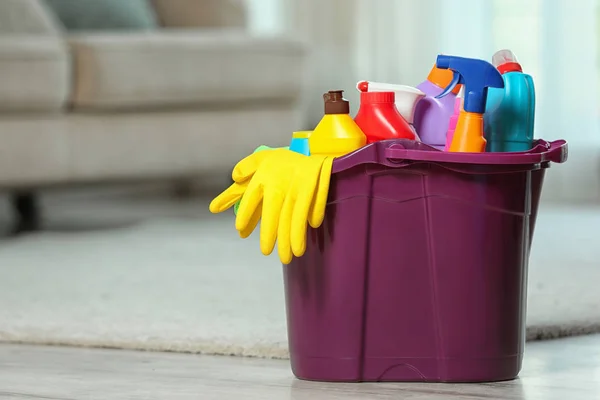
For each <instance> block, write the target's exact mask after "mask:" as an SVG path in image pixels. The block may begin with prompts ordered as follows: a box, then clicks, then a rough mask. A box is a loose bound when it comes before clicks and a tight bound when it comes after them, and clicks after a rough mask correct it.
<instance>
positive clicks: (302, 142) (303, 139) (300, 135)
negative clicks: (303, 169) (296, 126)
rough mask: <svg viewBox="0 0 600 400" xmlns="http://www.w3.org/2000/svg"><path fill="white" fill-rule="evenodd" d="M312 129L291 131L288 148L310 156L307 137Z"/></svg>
mask: <svg viewBox="0 0 600 400" xmlns="http://www.w3.org/2000/svg"><path fill="white" fill-rule="evenodd" d="M311 133H312V131H296V132H293V133H292V141H291V142H290V150H291V151H295V152H296V153H300V154H304V155H305V156H310V146H309V145H308V138H309V137H310V134H311Z"/></svg>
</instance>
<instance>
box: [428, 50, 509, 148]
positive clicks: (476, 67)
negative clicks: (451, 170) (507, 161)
mask: <svg viewBox="0 0 600 400" xmlns="http://www.w3.org/2000/svg"><path fill="white" fill-rule="evenodd" d="M436 66H437V67H438V68H442V69H449V70H451V71H453V72H454V79H453V80H452V82H450V85H448V87H447V88H446V90H444V91H443V92H442V93H441V94H439V95H438V97H443V96H445V95H447V94H448V93H450V92H451V91H452V89H453V88H454V87H455V86H456V85H457V84H459V83H460V84H463V85H464V88H465V93H464V96H465V97H464V103H463V109H462V110H460V113H459V114H458V121H457V122H456V128H455V130H454V137H453V138H452V143H451V144H450V148H449V151H451V152H461V153H482V152H484V151H485V148H486V140H485V138H484V123H483V115H484V113H485V108H486V103H487V94H488V90H489V89H491V88H502V87H504V81H503V80H502V76H501V75H500V72H498V70H497V69H496V68H494V66H493V65H492V64H490V63H489V62H487V61H483V60H478V59H475V58H464V57H454V56H446V55H441V54H440V55H439V56H438V57H437V62H436Z"/></svg>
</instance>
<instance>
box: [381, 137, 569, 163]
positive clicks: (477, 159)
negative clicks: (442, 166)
mask: <svg viewBox="0 0 600 400" xmlns="http://www.w3.org/2000/svg"><path fill="white" fill-rule="evenodd" d="M384 157H385V158H386V159H387V161H388V162H389V163H390V164H392V165H393V164H395V165H396V166H398V164H402V162H403V161H405V160H410V161H422V162H423V161H425V162H435V163H458V164H480V165H526V164H539V163H547V162H554V163H559V164H560V163H564V162H565V161H566V160H567V157H568V146H567V142H566V141H565V140H555V141H553V142H550V143H548V142H546V141H545V140H537V141H536V142H535V145H534V147H533V148H532V149H531V150H529V151H527V152H520V153H471V154H469V155H468V156H467V155H465V153H450V152H441V151H427V150H411V149H407V148H405V147H404V146H403V145H402V144H400V143H394V144H392V145H390V146H389V147H387V148H385V150H384Z"/></svg>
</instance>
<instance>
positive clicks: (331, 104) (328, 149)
mask: <svg viewBox="0 0 600 400" xmlns="http://www.w3.org/2000/svg"><path fill="white" fill-rule="evenodd" d="M342 94H343V90H331V91H329V92H327V93H325V94H324V95H323V100H324V101H325V115H324V116H323V118H322V119H321V122H319V124H318V125H317V127H316V128H315V129H314V131H313V132H312V134H311V135H310V137H309V138H308V144H309V147H310V154H321V155H327V156H334V157H341V156H343V155H346V154H348V153H352V152H353V151H354V150H357V149H359V148H361V147H363V146H364V145H365V144H366V143H367V137H366V136H365V134H364V133H363V131H362V130H361V129H360V128H359V127H358V125H357V124H356V122H354V120H353V119H352V117H350V103H349V102H348V100H346V99H344V97H343V96H342Z"/></svg>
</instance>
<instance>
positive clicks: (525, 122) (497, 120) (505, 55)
mask: <svg viewBox="0 0 600 400" xmlns="http://www.w3.org/2000/svg"><path fill="white" fill-rule="evenodd" d="M492 63H493V64H494V66H495V67H496V68H497V69H498V71H499V72H500V73H501V74H502V78H503V79H504V88H503V89H497V88H489V89H488V101H487V108H486V113H485V114H484V117H483V118H484V124H485V128H484V132H485V133H484V134H485V138H486V140H487V146H486V151H487V152H494V153H498V152H520V151H528V150H530V149H531V147H532V146H533V129H534V123H535V87H534V84H533V78H532V77H531V76H530V75H528V74H525V73H523V70H522V68H521V65H520V64H519V63H518V62H517V59H516V57H515V55H514V54H513V53H512V52H511V51H510V50H500V51H498V52H496V54H494V57H493V58H492Z"/></svg>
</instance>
